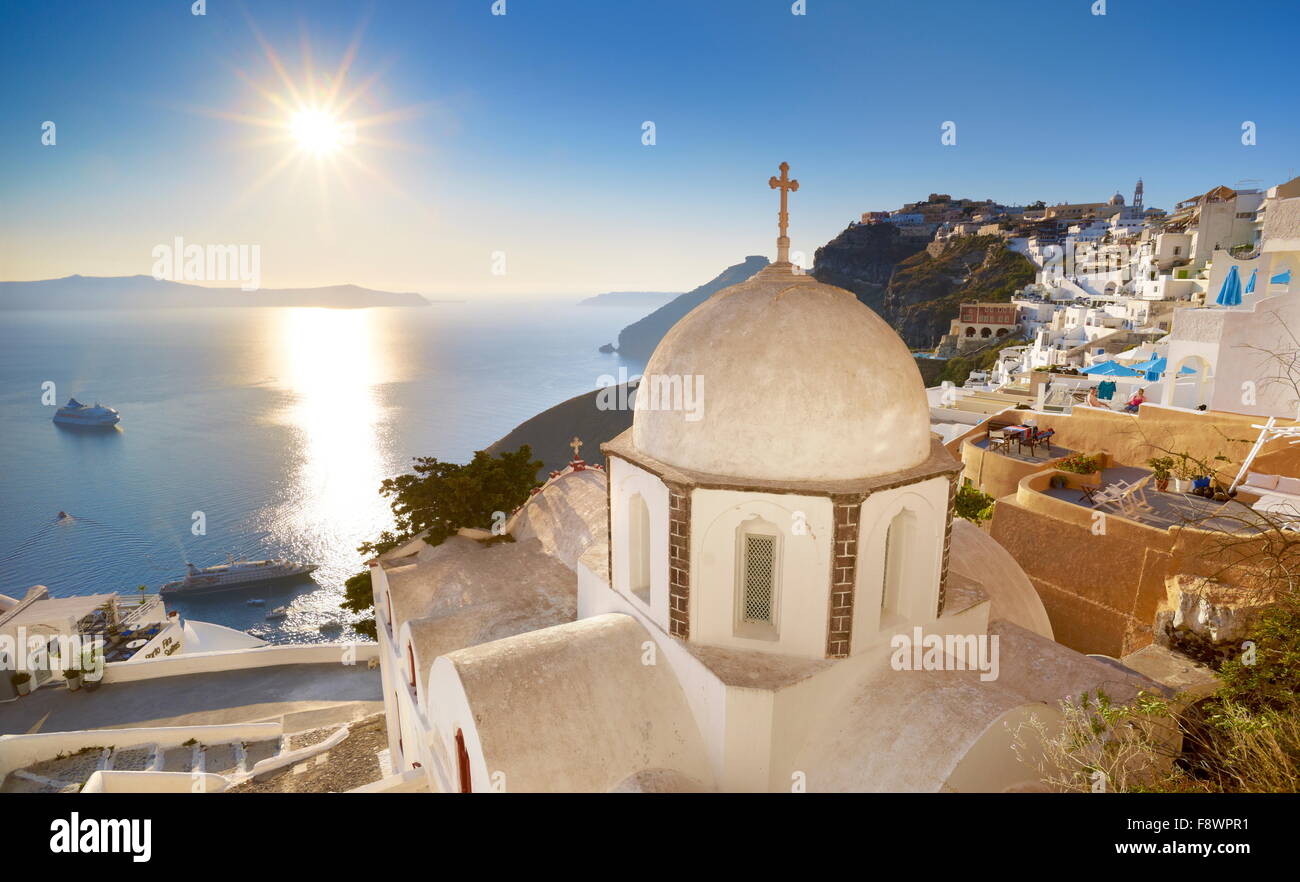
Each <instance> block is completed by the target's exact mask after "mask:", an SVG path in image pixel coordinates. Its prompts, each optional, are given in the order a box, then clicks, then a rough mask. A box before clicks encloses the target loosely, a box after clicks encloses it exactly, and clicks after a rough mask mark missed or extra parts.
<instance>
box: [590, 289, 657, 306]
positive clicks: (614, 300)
mask: <svg viewBox="0 0 1300 882" xmlns="http://www.w3.org/2000/svg"><path fill="white" fill-rule="evenodd" d="M678 293H679V292H675V291H674V292H665V291H610V292H608V293H605V294H597V295H596V296H595V297H588V298H587V299H586V300H582V301H579V303H578V305H579V306H645V307H649V308H651V309H658V308H659V307H661V306H663V305H664V304H665V303H667V302H668V301H669V300H672V299H673V298H674V297H676V296H677V295H678Z"/></svg>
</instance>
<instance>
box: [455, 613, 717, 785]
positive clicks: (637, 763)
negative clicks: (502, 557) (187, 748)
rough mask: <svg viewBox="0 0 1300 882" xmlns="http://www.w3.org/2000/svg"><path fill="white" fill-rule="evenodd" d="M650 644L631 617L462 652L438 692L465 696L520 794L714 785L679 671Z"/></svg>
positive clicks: (486, 744) (490, 753)
mask: <svg viewBox="0 0 1300 882" xmlns="http://www.w3.org/2000/svg"><path fill="white" fill-rule="evenodd" d="M649 641H650V635H649V633H648V632H647V631H646V630H645V628H644V627H643V626H642V625H641V624H640V623H639V622H638V621H637V620H636V619H634V618H632V617H631V616H627V615H623V614H620V613H610V614H606V615H600V616H594V617H591V618H586V619H581V620H579V621H576V622H572V623H570V624H565V625H558V626H555V627H552V628H545V629H543V630H540V631H532V632H529V633H527V634H519V635H517V636H515V637H510V638H508V639H505V640H498V641H496V642H494V643H487V644H484V645H482V646H476V647H471V648H469V649H463V650H460V651H458V652H453V653H451V654H449V655H447V656H445V657H444V658H441V659H439V660H438V662H437V664H436V667H435V670H434V683H433V684H432V685H433V688H434V689H435V690H437V691H438V694H440V695H445V694H455V693H456V692H457V691H460V690H463V692H464V696H465V698H466V700H467V702H468V707H470V708H472V709H473V723H474V728H475V730H476V735H477V740H478V741H479V743H481V744H482V746H483V751H484V760H485V761H486V764H487V768H489V769H499V770H503V771H504V772H505V774H506V782H505V783H506V788H507V789H508V790H509V792H511V793H530V792H538V791H548V792H598V793H599V792H606V791H609V790H613V789H616V788H620V787H622V788H625V789H629V788H635V789H640V790H642V791H644V790H645V789H646V787H647V786H648V785H650V784H652V783H653V781H657V782H658V785H656V786H667V787H670V788H680V787H689V788H690V789H712V787H713V776H712V772H711V771H710V767H709V763H708V759H707V755H706V752H705V748H704V741H703V739H702V737H701V736H700V732H699V730H698V728H697V727H696V725H695V719H694V717H692V715H691V712H690V709H689V707H688V706H687V703H686V696H685V695H684V694H683V692H682V687H681V686H680V685H679V684H678V682H677V678H676V677H675V676H674V674H673V668H672V665H670V664H667V663H666V662H665V661H664V660H663V659H660V660H659V663H657V664H646V663H645V652H646V648H645V647H646V644H647V642H649ZM448 690H451V691H450V692H448ZM457 703H458V702H454V701H453V702H451V704H452V705H455V704H457ZM436 713H437V711H435V714H436ZM655 770H657V774H655V773H654V772H655Z"/></svg>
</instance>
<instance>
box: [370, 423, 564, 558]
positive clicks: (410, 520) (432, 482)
mask: <svg viewBox="0 0 1300 882" xmlns="http://www.w3.org/2000/svg"><path fill="white" fill-rule="evenodd" d="M541 467H542V463H541V461H540V460H535V459H533V451H532V449H531V448H530V447H529V446H528V445H527V444H525V445H524V446H523V447H520V448H519V449H518V450H517V451H515V452H514V453H502V454H501V455H500V456H499V457H493V456H490V455H489V454H487V453H486V452H485V451H482V450H480V451H477V452H476V453H475V454H474V458H473V459H472V460H470V461H469V462H468V463H465V464H464V465H461V464H460V463H454V462H443V461H442V460H440V459H437V458H435V457H432V456H422V457H418V458H417V459H416V460H415V467H414V469H413V470H412V472H411V473H409V474H405V475H398V476H397V477H395V478H388V479H387V480H385V481H384V483H383V484H381V485H380V488H379V492H380V493H381V494H383V495H384V496H386V497H388V500H389V505H390V506H391V507H392V509H393V517H394V519H395V520H396V522H397V527H396V529H395V530H385V531H384V532H383V533H382V534H381V535H380V537H379V538H378V539H377V540H375V541H374V542H366V543H364V544H363V545H361V547H360V548H359V549H358V550H359V551H360V552H361V553H362V554H371V555H373V554H382V553H383V552H385V551H388V550H390V549H393V548H396V547H397V546H398V545H401V544H402V543H403V542H407V541H410V539H411V538H412V537H414V536H417V535H419V534H420V533H423V532H425V531H428V532H427V535H426V536H425V537H424V541H425V542H428V543H429V544H430V545H439V544H441V543H442V542H443V540H445V539H446V538H447V537H448V536H451V535H452V534H454V533H455V532H456V531H457V530H459V529H460V528H461V527H488V526H491V524H492V521H493V516H494V515H495V514H496V513H497V512H503V513H506V514H508V513H510V512H511V511H513V510H514V509H516V508H518V507H519V506H520V505H522V504H523V503H524V502H525V501H526V500H527V499H528V493H529V491H531V490H532V489H533V488H534V487H536V486H537V470H538V469H539V468H541Z"/></svg>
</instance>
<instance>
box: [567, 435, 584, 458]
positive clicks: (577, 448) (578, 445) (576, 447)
mask: <svg viewBox="0 0 1300 882" xmlns="http://www.w3.org/2000/svg"><path fill="white" fill-rule="evenodd" d="M569 446H570V447H572V448H573V458H574V459H578V458H579V457H578V454H579V453H580V452H581V451H582V439H581V438H579V437H578V436H577V435H574V436H573V440H572V441H570V442H569Z"/></svg>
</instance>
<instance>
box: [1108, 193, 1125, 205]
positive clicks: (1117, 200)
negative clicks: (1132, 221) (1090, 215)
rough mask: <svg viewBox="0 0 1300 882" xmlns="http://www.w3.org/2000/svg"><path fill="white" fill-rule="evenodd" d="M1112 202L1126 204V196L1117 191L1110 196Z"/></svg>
mask: <svg viewBox="0 0 1300 882" xmlns="http://www.w3.org/2000/svg"><path fill="white" fill-rule="evenodd" d="M1110 204H1111V205H1123V204H1124V197H1123V196H1121V195H1120V194H1118V193H1116V194H1115V195H1114V196H1112V197H1110Z"/></svg>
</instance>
